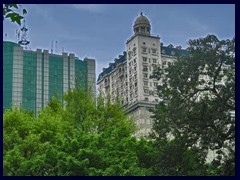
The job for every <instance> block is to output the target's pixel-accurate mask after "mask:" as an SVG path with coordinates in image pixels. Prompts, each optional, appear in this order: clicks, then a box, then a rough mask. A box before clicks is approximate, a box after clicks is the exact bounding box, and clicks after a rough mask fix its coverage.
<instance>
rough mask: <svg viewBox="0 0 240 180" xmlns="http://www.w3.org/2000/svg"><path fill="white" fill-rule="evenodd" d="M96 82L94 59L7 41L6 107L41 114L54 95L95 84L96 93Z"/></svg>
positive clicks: (4, 43) (4, 48) (61, 95)
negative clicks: (80, 57) (60, 53)
mask: <svg viewBox="0 0 240 180" xmlns="http://www.w3.org/2000/svg"><path fill="white" fill-rule="evenodd" d="M95 83H96V75H95V60H94V59H88V58H85V59H84V60H83V61H82V60H80V59H79V58H77V57H75V55H74V54H72V53H70V54H67V53H62V55H58V54H51V53H49V52H48V50H43V51H42V50H41V49H37V50H36V51H30V50H24V49H23V47H21V46H20V45H19V44H17V43H14V42H9V41H3V111H4V110H5V109H8V108H14V107H21V108H22V109H27V110H29V111H32V112H34V113H35V114H36V115H37V113H38V111H39V110H42V109H43V107H44V106H46V104H47V103H48V102H49V101H50V100H51V97H52V96H57V97H58V98H60V99H62V98H63V95H64V93H66V92H67V90H68V89H71V88H75V87H81V88H83V89H85V90H87V89H88V87H91V89H92V90H93V91H94V94H95V91H96V87H95ZM62 103H63V102H62Z"/></svg>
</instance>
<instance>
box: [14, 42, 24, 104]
mask: <svg viewBox="0 0 240 180" xmlns="http://www.w3.org/2000/svg"><path fill="white" fill-rule="evenodd" d="M12 85H13V89H12V107H13V108H14V107H21V103H22V92H23V48H22V47H20V46H14V48H13V79H12Z"/></svg>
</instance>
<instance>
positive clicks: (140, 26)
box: [133, 12, 151, 35]
mask: <svg viewBox="0 0 240 180" xmlns="http://www.w3.org/2000/svg"><path fill="white" fill-rule="evenodd" d="M133 29H134V32H135V34H145V35H150V31H151V25H150V22H149V20H148V18H147V17H146V16H144V15H143V13H142V12H141V14H140V16H138V17H137V19H136V21H135V22H134V26H133Z"/></svg>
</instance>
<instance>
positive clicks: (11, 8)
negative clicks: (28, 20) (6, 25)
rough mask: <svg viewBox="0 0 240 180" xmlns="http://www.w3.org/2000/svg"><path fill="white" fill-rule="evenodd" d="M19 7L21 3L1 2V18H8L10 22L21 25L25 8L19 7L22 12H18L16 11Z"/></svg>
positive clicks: (25, 12)
mask: <svg viewBox="0 0 240 180" xmlns="http://www.w3.org/2000/svg"><path fill="white" fill-rule="evenodd" d="M20 8H21V5H18V4H3V20H4V19H7V18H9V19H11V21H12V22H16V23H17V24H18V25H21V19H23V15H25V14H27V10H26V9H21V11H22V14H20V13H18V12H17V11H18V10H19V9H20Z"/></svg>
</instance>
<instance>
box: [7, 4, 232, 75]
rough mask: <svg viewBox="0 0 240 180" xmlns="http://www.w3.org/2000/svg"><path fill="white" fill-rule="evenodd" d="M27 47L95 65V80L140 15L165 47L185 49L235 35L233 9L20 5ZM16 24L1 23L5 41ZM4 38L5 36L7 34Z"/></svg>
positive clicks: (10, 38) (12, 34) (226, 6)
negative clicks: (206, 39)
mask: <svg viewBox="0 0 240 180" xmlns="http://www.w3.org/2000/svg"><path fill="white" fill-rule="evenodd" d="M22 8H25V9H26V10H27V12H28V13H27V15H26V16H25V20H26V27H27V28H28V32H27V37H28V40H29V41H30V48H31V49H32V50H36V49H37V48H40V49H46V50H49V52H51V47H52V45H53V53H55V54H61V53H62V52H63V51H64V52H67V53H74V54H75V56H77V57H79V58H80V59H84V58H85V57H88V58H94V59H95V60H96V78H97V77H98V75H99V74H100V73H101V72H102V68H103V67H108V64H109V63H110V62H113V60H114V59H115V58H117V57H118V56H119V55H120V54H122V53H123V51H125V50H126V41H127V40H128V39H129V38H130V37H131V36H132V35H133V23H134V21H135V19H136V18H137V17H138V16H139V14H140V13H141V12H143V14H144V15H146V16H147V18H148V19H149V20H150V23H151V34H153V35H159V36H160V41H161V42H162V43H163V44H164V45H165V46H167V45H169V44H173V45H174V46H178V45H181V46H182V47H183V48H187V42H188V40H189V39H197V38H200V37H205V36H206V35H207V34H214V35H217V36H218V38H219V39H232V38H233V37H234V36H235V5H231V4H222V5H221V4H206V5H204V4H201V5H197V4H191V5H188V4H177V5H174V4H45V5H44V4H22ZM17 29H18V30H19V29H20V27H19V26H18V25H17V24H16V23H12V22H10V20H8V19H5V20H4V21H3V40H7V41H13V42H16V41H17V37H16V30H17ZM6 34H7V35H6Z"/></svg>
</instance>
